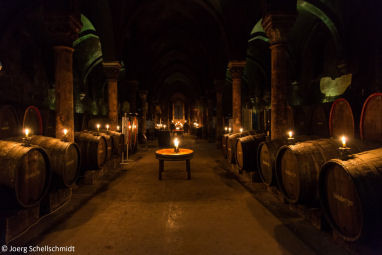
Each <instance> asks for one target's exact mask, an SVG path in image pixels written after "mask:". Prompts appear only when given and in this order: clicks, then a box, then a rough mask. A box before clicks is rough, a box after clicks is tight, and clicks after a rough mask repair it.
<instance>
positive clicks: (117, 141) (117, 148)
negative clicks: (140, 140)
mask: <svg viewBox="0 0 382 255" xmlns="http://www.w3.org/2000/svg"><path fill="white" fill-rule="evenodd" d="M108 134H109V135H110V136H111V138H112V140H113V153H114V154H115V155H119V156H120V155H121V154H122V151H123V145H124V143H125V136H124V135H123V134H122V133H120V132H116V131H109V132H108Z"/></svg>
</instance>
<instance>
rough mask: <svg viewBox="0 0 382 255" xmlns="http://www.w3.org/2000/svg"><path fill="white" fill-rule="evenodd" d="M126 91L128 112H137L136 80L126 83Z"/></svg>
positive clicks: (137, 84)
mask: <svg viewBox="0 0 382 255" xmlns="http://www.w3.org/2000/svg"><path fill="white" fill-rule="evenodd" d="M126 83H127V88H128V89H127V91H128V92H129V95H128V99H129V103H130V112H131V113H136V112H137V92H138V86H139V83H138V81H136V80H131V81H127V82H126Z"/></svg>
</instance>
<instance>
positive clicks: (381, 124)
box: [359, 93, 382, 142]
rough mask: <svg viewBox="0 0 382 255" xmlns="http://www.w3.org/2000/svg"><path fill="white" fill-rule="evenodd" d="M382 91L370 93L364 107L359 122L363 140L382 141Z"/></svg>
mask: <svg viewBox="0 0 382 255" xmlns="http://www.w3.org/2000/svg"><path fill="white" fill-rule="evenodd" d="M381 112H382V93H375V94H372V95H370V96H369V97H368V98H367V99H366V101H365V103H364V104H363V107H362V113H361V120H360V123H359V129H360V136H361V139H362V140H363V141H375V142H382V115H381Z"/></svg>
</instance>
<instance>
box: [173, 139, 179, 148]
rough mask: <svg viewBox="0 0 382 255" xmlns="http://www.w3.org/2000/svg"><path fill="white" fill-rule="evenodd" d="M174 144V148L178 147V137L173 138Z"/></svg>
mask: <svg viewBox="0 0 382 255" xmlns="http://www.w3.org/2000/svg"><path fill="white" fill-rule="evenodd" d="M174 145H175V148H178V147H179V139H178V138H175V139H174Z"/></svg>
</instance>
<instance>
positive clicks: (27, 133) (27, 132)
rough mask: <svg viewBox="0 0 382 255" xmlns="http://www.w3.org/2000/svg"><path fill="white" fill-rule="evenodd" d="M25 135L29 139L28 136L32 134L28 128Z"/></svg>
mask: <svg viewBox="0 0 382 255" xmlns="http://www.w3.org/2000/svg"><path fill="white" fill-rule="evenodd" d="M24 133H25V137H28V135H29V133H30V130H29V128H26V129H25V130H24Z"/></svg>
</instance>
